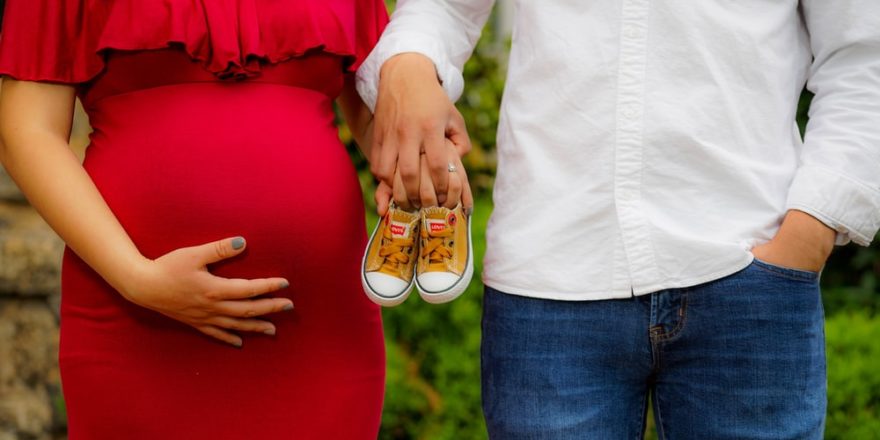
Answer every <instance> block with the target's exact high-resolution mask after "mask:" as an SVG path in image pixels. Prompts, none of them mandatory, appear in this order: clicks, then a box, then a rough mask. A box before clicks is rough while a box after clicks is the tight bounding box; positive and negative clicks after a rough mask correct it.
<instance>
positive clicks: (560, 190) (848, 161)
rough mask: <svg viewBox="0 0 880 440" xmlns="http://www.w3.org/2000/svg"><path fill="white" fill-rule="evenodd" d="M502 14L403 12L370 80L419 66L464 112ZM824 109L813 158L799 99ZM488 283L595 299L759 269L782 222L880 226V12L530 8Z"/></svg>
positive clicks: (641, 2)
mask: <svg viewBox="0 0 880 440" xmlns="http://www.w3.org/2000/svg"><path fill="white" fill-rule="evenodd" d="M492 4H493V1H492V0H448V1H440V0H400V1H398V8H397V11H396V12H395V13H394V15H393V17H392V20H391V24H390V25H389V27H388V28H387V30H386V31H385V33H384V34H383V36H382V39H381V41H380V42H379V45H378V46H377V47H376V48H375V50H374V51H373V53H372V54H371V55H370V57H369V59H367V61H366V63H364V65H363V67H361V69H360V71H359V72H358V88H359V90H360V92H361V95H362V97H363V98H364V99H365V101H367V103H368V104H369V105H371V106H372V105H374V104H375V100H376V94H377V85H378V80H379V75H378V74H379V69H380V67H381V65H382V63H383V62H384V61H385V60H386V59H388V58H389V57H391V56H393V55H395V54H398V53H403V52H420V53H422V54H424V55H427V56H428V57H430V58H431V59H432V60H433V61H434V64H435V65H436V67H437V71H438V74H439V75H440V78H441V79H442V81H443V87H444V88H445V89H446V91H447V92H448V94H449V96H450V97H451V98H452V99H457V98H458V97H459V96H460V94H461V92H462V86H463V84H462V76H461V70H462V66H463V65H464V63H465V61H466V60H467V58H468V57H469V56H470V54H471V52H472V51H473V47H474V45H475V42H476V40H477V39H478V37H479V35H480V31H481V28H482V26H483V24H484V23H485V21H486V19H487V17H488V15H489V12H490V10H491V8H492ZM805 83H806V84H807V87H808V88H809V89H810V90H812V91H813V92H814V93H815V94H816V97H815V99H814V100H813V104H812V108H811V111H810V116H811V120H810V123H809V125H808V127H807V133H806V137H805V141H803V142H802V140H801V137H800V135H799V133H798V129H797V127H796V124H795V114H796V107H797V102H798V96H799V95H800V92H801V90H802V88H803V87H804V84H805ZM494 201H495V210H494V212H493V214H492V217H491V220H490V223H489V227H488V231H487V241H488V243H487V251H486V256H485V260H484V272H483V280H484V282H485V283H486V284H488V285H489V286H491V287H494V288H496V289H499V290H501V291H505V292H508V293H513V294H519V295H526V296H532V297H539V298H550V299H565V300H587V299H604V298H621V297H628V296H630V295H633V294H635V295H641V294H646V293H650V292H655V291H658V290H662V289H667V288H677V287H686V286H692V285H696V284H700V283H704V282H708V281H711V280H714V279H717V278H720V277H723V276H726V275H728V274H731V273H733V272H736V271H738V270H740V269H742V268H743V267H745V266H747V265H749V264H750V263H751V261H752V258H753V256H752V254H751V252H750V249H751V248H752V247H753V246H755V245H757V244H760V243H763V242H766V241H768V240H770V239H771V238H772V237H773V236H774V234H775V233H776V231H777V229H778V227H779V225H780V222H781V220H782V218H783V216H784V215H785V213H786V211H787V210H789V209H798V210H801V211H804V212H807V213H809V214H811V215H813V216H814V217H816V218H818V219H819V220H821V221H822V222H824V223H825V224H827V225H829V226H830V227H832V228H834V229H836V230H837V231H838V232H839V235H838V243H843V242H846V241H848V240H852V241H855V242H856V243H859V244H862V245H867V244H869V242H870V241H871V239H872V238H873V237H874V236H875V234H876V233H877V230H878V227H880V1H878V0H801V1H797V0H742V1H722V0H701V1H683V0H677V1H662V2H655V1H650V0H602V1H599V0H551V1H538V0H519V1H517V2H516V18H515V25H514V30H513V45H512V49H511V54H510V64H509V69H508V78H507V85H506V89H505V93H504V99H503V104H502V106H501V120H500V124H499V128H498V170H497V179H496V184H495V189H494Z"/></svg>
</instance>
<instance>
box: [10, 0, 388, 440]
mask: <svg viewBox="0 0 880 440" xmlns="http://www.w3.org/2000/svg"><path fill="white" fill-rule="evenodd" d="M6 4H7V5H6V12H5V15H4V17H3V32H2V35H0V74H5V75H9V76H12V77H15V78H18V79H21V80H34V81H51V82H58V83H67V84H74V85H76V87H77V91H78V95H79V97H80V98H81V100H82V102H83V104H84V107H85V109H86V111H87V113H88V115H89V118H90V122H91V125H92V127H93V128H94V132H93V133H92V135H91V144H90V146H89V147H88V149H87V152H86V159H85V164H84V166H85V168H86V170H87V171H88V173H89V174H90V175H91V177H92V179H93V180H94V182H95V183H96V184H97V187H98V189H99V190H100V191H101V194H102V195H103V196H104V198H105V200H106V201H107V203H108V204H109V206H110V208H111V209H112V210H113V212H114V213H115V215H116V216H117V217H118V218H119V220H120V221H121V223H122V225H123V226H124V227H125V229H126V230H127V231H128V233H129V234H130V235H131V237H132V239H133V240H134V242H135V243H136V244H137V246H138V248H139V249H140V251H141V252H142V253H143V254H144V255H145V256H147V257H149V258H155V257H158V256H160V255H163V254H165V253H167V252H169V251H171V250H173V249H176V248H180V247H184V246H191V245H196V244H200V243H206V242H210V241H213V240H217V239H220V238H224V237H230V236H235V235H242V236H244V237H245V238H246V239H247V240H248V249H247V251H246V252H245V253H244V254H243V255H242V256H240V257H237V258H235V259H233V260H230V261H227V262H224V263H221V264H218V265H216V266H215V267H212V268H211V269H212V271H213V272H214V273H215V274H217V275H219V276H224V277H240V278H256V277H268V276H282V277H286V278H287V279H289V280H290V282H291V287H290V288H289V289H287V291H285V292H282V293H280V294H281V295H285V296H290V297H291V298H292V299H293V302H294V304H295V307H296V308H295V309H294V310H293V311H291V312H284V313H279V314H275V315H272V316H271V317H270V319H271V320H272V321H273V322H274V323H275V325H276V326H277V336H274V337H272V336H263V335H253V334H245V335H244V348H242V349H235V348H232V347H229V346H228V345H225V344H222V343H220V342H217V341H215V340H213V339H210V338H208V337H206V336H203V335H202V334H200V333H198V332H197V331H196V330H194V329H192V328H190V327H188V326H186V325H183V324H181V323H179V322H177V321H174V320H171V319H169V318H166V317H164V316H162V315H160V314H158V313H155V312H152V311H150V310H147V309H144V308H141V307H138V306H136V305H134V304H132V303H130V302H128V301H126V300H125V299H123V298H122V297H121V296H120V295H119V294H118V293H117V292H115V291H114V290H113V289H112V288H111V287H110V286H108V285H107V284H106V283H105V282H104V281H103V280H102V279H101V277H100V276H99V275H97V274H96V273H95V272H94V271H92V270H91V269H90V268H89V267H88V266H87V265H86V264H85V263H83V262H82V261H81V260H80V259H79V258H78V257H77V256H76V255H75V254H73V253H72V252H70V251H67V252H66V253H65V256H64V265H63V274H62V293H63V294H62V310H61V313H62V316H61V349H60V365H61V373H62V382H63V386H64V395H65V399H66V401H67V406H68V418H69V435H70V439H71V440H79V439H87V440H92V439H151V440H156V439H375V438H376V436H377V433H378V429H379V422H380V414H381V406H382V397H383V389H384V367H385V366H384V346H383V340H382V329H381V320H380V315H379V310H378V308H377V306H375V305H374V304H372V303H371V302H370V301H368V300H367V299H366V297H365V296H364V295H363V293H362V291H361V287H360V281H359V277H358V270H359V267H360V252H361V251H362V249H363V248H364V244H365V230H364V224H363V218H364V217H363V201H362V196H361V193H360V187H359V185H358V181H357V178H356V175H355V170H354V169H353V167H352V165H351V163H350V161H349V158H348V155H347V153H346V151H345V149H344V148H343V146H342V145H341V143H340V141H339V139H338V137H337V130H336V128H335V125H334V111H333V107H332V102H333V100H334V98H335V97H336V96H337V95H338V94H339V92H340V90H341V87H342V84H343V80H344V78H345V75H347V74H351V72H353V71H354V69H355V68H356V66H357V63H358V62H359V61H360V60H362V59H363V58H364V57H365V56H366V54H368V53H369V50H370V48H371V46H372V44H373V43H374V42H375V41H376V39H377V38H378V35H379V33H380V32H381V30H382V27H383V26H384V24H385V22H386V20H387V16H386V11H385V9H384V5H383V2H382V1H381V0H308V1H306V0H7V2H6ZM148 49H149V50H148Z"/></svg>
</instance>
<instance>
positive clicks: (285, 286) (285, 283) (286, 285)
mask: <svg viewBox="0 0 880 440" xmlns="http://www.w3.org/2000/svg"><path fill="white" fill-rule="evenodd" d="M288 287H290V283H288V282H287V281H282V282H281V288H282V289H286V288H288Z"/></svg>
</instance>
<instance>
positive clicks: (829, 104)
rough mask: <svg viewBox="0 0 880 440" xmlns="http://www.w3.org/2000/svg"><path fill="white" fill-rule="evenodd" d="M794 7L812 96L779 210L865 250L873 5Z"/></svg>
mask: <svg viewBox="0 0 880 440" xmlns="http://www.w3.org/2000/svg"><path fill="white" fill-rule="evenodd" d="M802 5H803V12H804V18H805V21H806V25H807V28H808V30H809V35H810V46H811V48H812V52H813V57H814V59H813V63H812V66H811V68H810V76H809V80H808V82H807V88H808V89H809V90H810V91H812V92H813V93H815V95H816V96H815V98H814V99H813V102H812V106H811V108H810V121H809V123H808V125H807V130H806V134H805V139H804V147H803V151H802V155H801V162H800V165H799V169H798V171H797V173H796V174H795V177H794V180H793V181H792V184H791V187H790V189H789V194H788V201H787V207H788V208H789V209H797V210H800V211H804V212H806V213H808V214H810V215H812V216H814V217H816V218H817V219H819V220H820V221H822V222H823V223H825V224H827V225H828V226H829V227H831V228H833V229H835V230H836V231H838V244H845V243H846V242H848V241H850V240H851V241H854V242H856V243H858V244H860V245H863V246H867V245H869V244H870V242H871V240H872V239H873V238H874V236H875V235H876V234H877V231H878V229H880V2H877V1H876V0H839V1H834V2H829V1H827V0H804V1H802Z"/></svg>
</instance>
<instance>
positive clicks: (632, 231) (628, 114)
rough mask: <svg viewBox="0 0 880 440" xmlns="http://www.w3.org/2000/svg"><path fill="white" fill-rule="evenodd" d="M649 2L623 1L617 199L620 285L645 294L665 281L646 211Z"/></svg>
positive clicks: (618, 276)
mask: <svg viewBox="0 0 880 440" xmlns="http://www.w3.org/2000/svg"><path fill="white" fill-rule="evenodd" d="M649 9H650V1H649V0H623V9H622V16H621V29H620V62H619V67H618V74H617V114H616V119H617V127H616V136H617V142H616V145H615V156H614V157H615V160H614V200H615V206H616V208H617V219H618V222H619V224H620V231H621V237H622V241H623V251H624V255H625V258H626V263H625V264H624V265H623V266H617V267H616V268H615V276H614V279H615V281H614V284H615V286H619V285H621V283H627V282H628V284H630V287H631V288H632V290H633V292H635V293H637V294H638V293H644V292H642V291H643V290H644V289H646V288H647V287H648V286H650V285H652V284H656V283H657V282H658V281H659V274H658V270H657V265H656V262H655V257H654V252H653V246H652V244H651V241H650V236H649V233H648V225H647V223H646V221H645V214H644V211H643V209H642V171H643V161H644V142H643V130H644V95H645V78H646V75H645V68H646V62H647V60H646V57H647V37H648V33H647V21H648V13H649Z"/></svg>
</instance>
